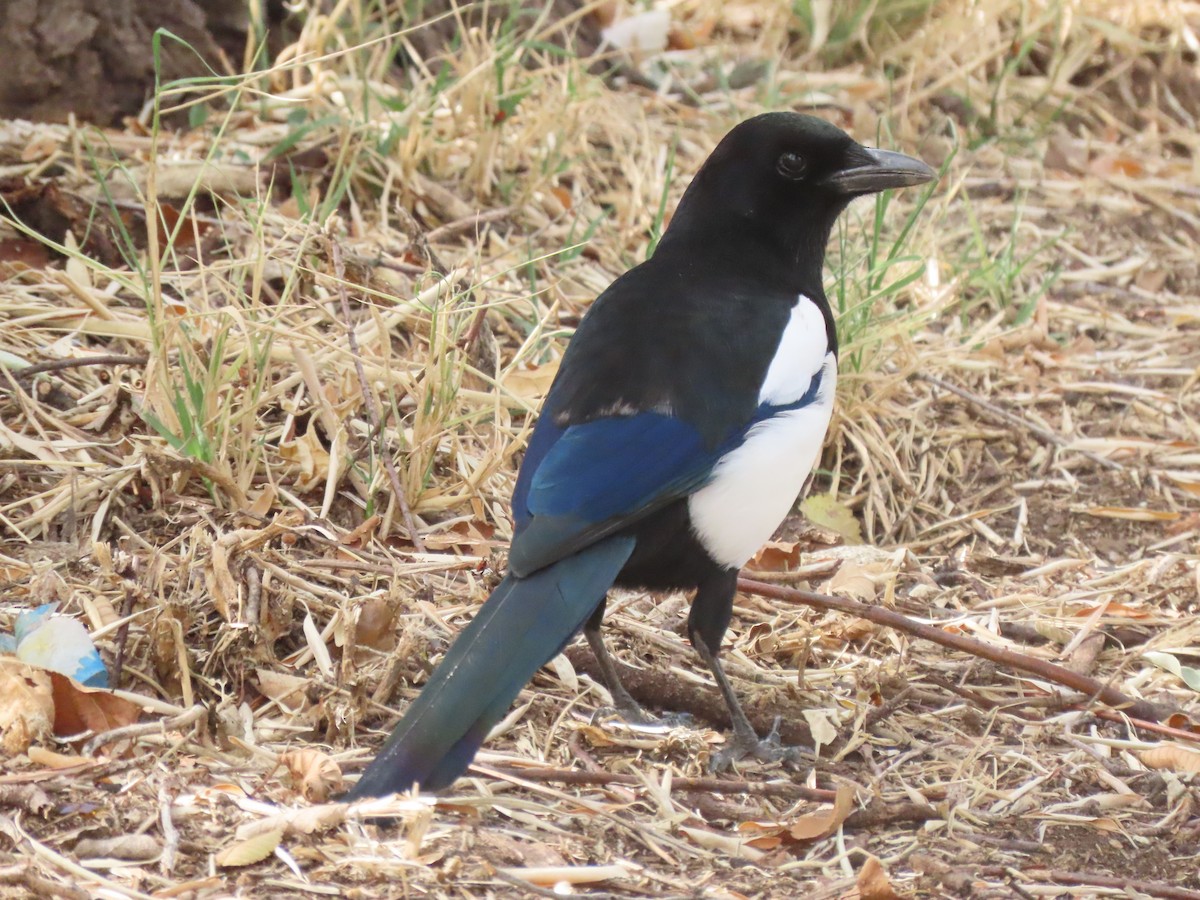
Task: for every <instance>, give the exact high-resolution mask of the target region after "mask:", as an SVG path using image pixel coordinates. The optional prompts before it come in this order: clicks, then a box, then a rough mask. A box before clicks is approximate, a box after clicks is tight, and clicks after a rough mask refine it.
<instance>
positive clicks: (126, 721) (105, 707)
mask: <svg viewBox="0 0 1200 900" xmlns="http://www.w3.org/2000/svg"><path fill="white" fill-rule="evenodd" d="M50 680H51V681H52V682H53V684H54V733H55V734H56V735H58V736H59V737H68V736H70V735H73V734H80V733H81V732H84V731H93V732H96V733H99V732H101V731H110V730H112V729H113V728H120V727H122V726H124V725H132V724H133V723H134V722H136V721H137V720H138V716H140V715H141V713H142V710H141V708H140V707H139V706H137V705H136V704H134V703H130V702H129V701H128V700H124V699H122V698H121V697H117V696H116V695H114V694H113V693H112V692H111V691H108V690H105V689H104V688H89V687H84V686H83V685H82V684H80V683H79V682H78V681H75V680H74V679H73V678H68V677H67V676H66V675H60V674H59V673H58V672H51V673H50Z"/></svg>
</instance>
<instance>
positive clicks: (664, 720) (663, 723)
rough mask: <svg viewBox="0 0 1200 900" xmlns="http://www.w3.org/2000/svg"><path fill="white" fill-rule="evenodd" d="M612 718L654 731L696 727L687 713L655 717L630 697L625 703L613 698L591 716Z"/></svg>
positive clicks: (594, 718) (693, 720) (593, 717)
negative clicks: (611, 703)
mask: <svg viewBox="0 0 1200 900" xmlns="http://www.w3.org/2000/svg"><path fill="white" fill-rule="evenodd" d="M613 716H616V717H617V718H619V719H620V720H621V721H622V722H624V723H625V724H626V725H629V726H631V727H633V728H652V729H654V730H656V731H669V730H671V729H673V728H694V727H695V725H696V720H695V719H694V718H693V717H692V716H690V715H688V714H687V713H680V712H674V713H663V714H662V715H661V716H656V715H654V714H653V713H649V712H646V710H644V709H643V708H642V706H641V705H640V704H639V703H638V702H637V701H636V700H634V699H633V698H632V697H628V698H627V702H624V703H623V702H621V701H620V699H619V698H617V697H613V705H612V706H602V707H600V708H599V709H597V710H596V711H595V712H594V713H593V714H592V719H593V720H597V719H608V718H611V717H613Z"/></svg>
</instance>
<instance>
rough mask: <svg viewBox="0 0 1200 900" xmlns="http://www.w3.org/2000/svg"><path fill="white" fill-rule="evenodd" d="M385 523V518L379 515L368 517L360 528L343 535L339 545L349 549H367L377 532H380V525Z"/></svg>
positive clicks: (361, 523)
mask: <svg viewBox="0 0 1200 900" xmlns="http://www.w3.org/2000/svg"><path fill="white" fill-rule="evenodd" d="M382 521H383V517H382V516H379V515H374V516H367V518H365V519H364V520H363V521H362V522H360V523H359V524H358V526H357V527H356V528H355V529H354V530H353V531H351V532H350V533H349V534H345V535H342V537H341V539H340V540H339V541H338V543H340V544H343V545H345V546H347V547H365V546H366V545H367V544H369V543H371V538H372V537H374V536H375V532H376V531H378V530H379V523H380V522H382Z"/></svg>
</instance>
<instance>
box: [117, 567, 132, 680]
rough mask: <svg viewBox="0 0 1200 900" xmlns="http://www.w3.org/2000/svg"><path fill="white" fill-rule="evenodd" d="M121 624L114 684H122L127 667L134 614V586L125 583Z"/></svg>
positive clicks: (118, 634)
mask: <svg viewBox="0 0 1200 900" xmlns="http://www.w3.org/2000/svg"><path fill="white" fill-rule="evenodd" d="M120 615H121V625H120V627H119V628H118V629H117V639H116V643H117V658H116V660H115V661H114V662H113V671H112V686H113V687H115V688H116V687H120V686H121V673H122V672H123V671H124V669H125V645H126V644H127V643H128V641H129V618H130V616H131V615H133V586H132V585H130V584H129V583H128V582H126V584H125V597H124V599H122V601H121V613H120Z"/></svg>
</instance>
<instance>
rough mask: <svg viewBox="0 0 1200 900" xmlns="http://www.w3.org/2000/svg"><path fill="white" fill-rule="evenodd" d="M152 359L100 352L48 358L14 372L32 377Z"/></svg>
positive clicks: (19, 375)
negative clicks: (74, 357) (47, 373)
mask: <svg viewBox="0 0 1200 900" xmlns="http://www.w3.org/2000/svg"><path fill="white" fill-rule="evenodd" d="M149 361H150V357H148V356H128V355H125V354H122V353H99V354H96V355H94V356H81V357H79V358H78V359H48V360H46V361H45V362H40V363H34V364H33V365H32V366H26V367H25V368H23V369H19V370H18V371H16V372H14V373H13V375H15V376H16V377H17V378H18V379H22V378H32V377H33V376H34V375H40V374H41V373H42V372H60V371H62V370H63V369H79V368H82V367H84V366H142V365H145V364H146V363H148V362H149Z"/></svg>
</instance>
